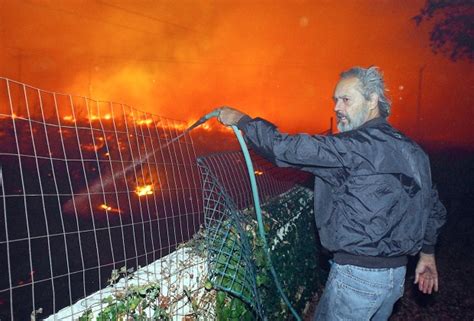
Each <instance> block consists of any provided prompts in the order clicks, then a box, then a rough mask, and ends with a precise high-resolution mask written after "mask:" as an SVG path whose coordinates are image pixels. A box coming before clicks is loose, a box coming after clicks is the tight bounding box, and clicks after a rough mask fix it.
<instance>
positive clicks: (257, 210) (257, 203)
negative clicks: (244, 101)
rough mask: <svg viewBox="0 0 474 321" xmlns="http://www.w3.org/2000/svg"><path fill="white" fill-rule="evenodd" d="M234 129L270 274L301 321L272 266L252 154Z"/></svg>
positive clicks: (283, 297) (282, 296) (287, 303)
mask: <svg viewBox="0 0 474 321" xmlns="http://www.w3.org/2000/svg"><path fill="white" fill-rule="evenodd" d="M232 129H233V130H234V133H235V136H237V140H238V141H239V144H240V148H241V149H242V152H243V154H244V158H245V163H246V165H247V170H248V174H249V178H250V185H251V187H252V196H253V201H254V205H255V213H256V215H257V222H258V231H259V233H260V238H261V240H262V242H263V249H264V252H265V254H266V256H267V260H268V263H269V267H270V272H271V274H272V277H273V281H274V282H275V286H276V287H277V289H278V292H279V293H280V296H281V298H282V299H283V301H284V302H285V303H286V305H287V306H288V308H289V309H290V311H291V313H292V314H293V316H294V317H295V319H296V320H298V321H301V318H300V316H299V315H298V313H297V312H296V311H295V309H294V308H293V306H292V305H291V303H290V301H289V300H288V298H287V296H286V295H285V293H284V292H283V288H282V287H281V284H280V279H279V278H278V276H277V274H276V271H275V268H274V267H273V264H272V259H271V256H270V249H269V248H268V244H267V238H266V235H265V230H264V225H263V218H262V210H261V208H260V198H259V196H258V188H257V181H256V179H255V172H254V169H253V165H252V160H251V159H250V154H249V150H248V148H247V144H246V143H245V140H244V138H243V136H242V134H241V132H240V130H239V129H238V128H237V127H236V126H232Z"/></svg>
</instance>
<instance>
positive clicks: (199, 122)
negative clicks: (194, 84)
mask: <svg viewBox="0 0 474 321" xmlns="http://www.w3.org/2000/svg"><path fill="white" fill-rule="evenodd" d="M219 113H220V111H219V109H215V110H213V111H211V112H210V113H208V114H206V115H204V116H202V117H201V118H199V119H198V120H197V121H196V122H195V123H194V124H192V125H191V126H190V127H189V128H188V129H187V131H190V130H192V129H194V128H196V127H198V126H200V125H202V124H204V123H205V122H207V121H208V120H209V119H211V118H213V117H219Z"/></svg>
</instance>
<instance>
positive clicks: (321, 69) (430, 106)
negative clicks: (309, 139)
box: [0, 0, 474, 146]
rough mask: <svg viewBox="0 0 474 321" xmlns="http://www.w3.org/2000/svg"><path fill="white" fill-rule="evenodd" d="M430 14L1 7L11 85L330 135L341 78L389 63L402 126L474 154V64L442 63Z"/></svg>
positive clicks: (234, 7)
mask: <svg viewBox="0 0 474 321" xmlns="http://www.w3.org/2000/svg"><path fill="white" fill-rule="evenodd" d="M423 4H424V0H403V1H400V0H338V1H336V0H334V1H333V0H314V1H303V0H300V1H296V0H295V1H224V0H222V1H197V0H178V1H131V0H129V1H116V0H97V1H91V0H90V1H84V0H83V1H79V0H74V1H73V0H65V1H59V0H56V1H53V0H25V1H16V0H0V36H1V38H0V76H2V77H8V78H11V79H15V80H19V81H22V82H26V83H28V84H31V85H34V86H37V87H40V88H42V89H47V90H52V91H60V92H67V93H73V94H78V95H86V96H91V97H93V98H96V99H101V100H114V101H120V102H124V103H127V104H129V105H132V106H134V107H136V108H138V109H141V110H144V111H149V112H153V113H155V114H160V115H162V116H167V117H171V118H175V119H183V120H188V119H190V118H197V117H199V116H200V115H201V114H203V113H205V112H207V111H209V110H211V109H212V108H213V107H215V106H219V105H224V104H225V105H230V106H234V107H236V108H239V109H241V110H243V111H246V112H248V113H250V114H251V115H252V116H257V115H258V116H262V117H265V118H268V119H269V120H271V121H272V122H274V123H276V124H278V125H279V127H280V128H281V129H283V130H286V131H291V132H295V131H304V132H310V133H317V132H320V131H323V130H325V129H327V128H328V126H329V119H330V117H331V116H332V114H333V111H332V110H333V105H332V100H331V97H332V91H333V89H334V86H335V83H336V81H337V79H338V74H339V73H340V72H341V71H342V70H344V69H347V68H348V67H351V66H353V65H361V66H369V65H378V66H380V67H381V68H382V70H383V71H384V73H385V77H386V82H387V85H388V88H389V89H390V96H391V98H392V100H393V115H392V117H391V118H390V121H391V122H392V123H393V124H394V125H396V126H398V127H399V128H401V129H402V130H404V131H405V132H407V133H408V134H409V135H411V136H414V137H418V138H421V139H422V140H424V141H444V142H446V143H449V144H462V145H464V146H467V145H470V146H474V138H473V136H474V135H472V134H473V130H472V127H473V117H474V112H473V109H474V108H473V106H472V92H474V90H473V89H474V88H473V87H474V77H473V72H472V64H469V63H467V62H462V61H459V62H456V63H454V62H452V61H450V60H449V59H447V58H446V57H444V56H441V55H434V54H433V53H432V52H431V50H430V48H429V25H422V26H421V27H416V25H415V23H414V22H413V20H411V18H412V17H413V16H414V15H416V14H417V13H418V11H419V9H420V8H421V7H422V6H423ZM422 68H423V69H422ZM421 69H422V71H421ZM420 75H422V82H421V91H419V90H418V88H419V85H420V81H419V80H420ZM420 93H421V96H419V94H420ZM418 99H419V100H420V104H419V106H420V120H419V121H417V105H418V104H417V102H418ZM417 124H421V126H420V127H417ZM420 136H421V137H420Z"/></svg>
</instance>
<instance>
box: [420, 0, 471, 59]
mask: <svg viewBox="0 0 474 321" xmlns="http://www.w3.org/2000/svg"><path fill="white" fill-rule="evenodd" d="M413 20H415V22H416V25H417V26H419V25H420V24H421V23H423V22H425V21H426V22H427V21H430V20H432V21H433V28H432V29H431V32H430V46H431V49H432V50H433V52H434V53H439V52H441V53H442V54H445V55H447V56H448V57H449V58H450V59H451V60H453V61H456V60H458V59H467V60H469V61H472V60H473V58H474V0H426V3H425V6H424V7H423V8H422V9H421V10H420V12H419V13H418V15H416V16H415V17H413Z"/></svg>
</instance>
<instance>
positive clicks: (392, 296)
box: [219, 67, 446, 321]
mask: <svg viewBox="0 0 474 321" xmlns="http://www.w3.org/2000/svg"><path fill="white" fill-rule="evenodd" d="M334 102H335V108H334V110H335V112H336V116H337V126H338V129H339V131H340V133H339V134H336V135H332V136H318V135H315V136H310V135H307V134H298V135H288V134H283V133H280V132H279V131H278V129H277V128H276V127H275V126H274V125H272V124H271V123H269V122H267V121H266V120H263V119H261V118H255V119H251V118H250V117H249V116H247V115H245V114H243V113H241V112H240V111H238V110H235V109H232V108H228V107H224V108H221V109H220V115H219V120H220V121H221V122H222V123H223V124H224V125H237V126H238V128H239V129H240V130H241V131H242V132H243V133H244V134H245V137H246V140H247V142H248V143H249V144H250V145H251V146H252V147H253V148H254V149H255V150H256V151H257V152H258V153H260V154H261V155H263V156H264V157H266V158H267V159H269V160H270V161H272V162H273V163H275V164H277V165H278V166H291V167H296V168H300V169H302V170H305V171H308V172H310V173H312V174H314V176H315V188H314V209H315V211H314V213H315V218H316V225H317V228H318V232H319V235H320V239H321V243H322V245H323V246H324V247H325V248H327V249H328V250H329V251H331V252H332V253H333V255H334V257H333V264H332V266H331V272H330V274H329V277H328V280H327V283H326V288H325V290H324V293H323V295H322V297H321V299H320V302H319V304H318V308H317V311H316V313H315V316H314V319H315V320H357V321H360V320H387V319H388V318H389V316H390V314H391V313H392V309H393V305H394V304H395V302H396V301H397V300H398V299H399V298H400V297H401V296H402V295H403V288H404V279H405V272H406V264H407V256H409V255H416V254H418V253H419V260H418V265H417V267H416V271H415V283H417V284H418V287H419V289H420V291H422V292H423V293H427V294H431V293H432V291H438V274H437V270H436V263H435V256H434V246H435V243H436V239H437V236H438V233H439V230H440V228H441V226H442V225H443V224H444V221H445V217H446V210H445V208H444V206H443V205H442V204H441V202H440V201H439V199H438V194H437V192H436V189H435V188H434V187H433V186H432V182H431V174H430V164H429V160H428V157H427V156H426V154H425V153H424V152H423V151H422V149H421V148H420V147H419V146H418V145H417V144H416V143H414V142H413V141H412V140H410V139H409V138H407V137H406V136H405V135H403V134H402V133H401V132H399V131H398V130H396V129H394V128H393V127H392V126H391V125H390V124H389V123H388V122H387V121H386V118H387V117H388V116H389V115H390V108H391V105H390V102H389V100H388V99H387V97H386V96H385V85H384V81H383V78H382V75H381V74H380V72H379V71H378V69H377V67H370V68H367V69H366V68H360V67H354V68H351V69H349V70H347V71H345V72H343V73H342V74H341V79H340V81H339V83H338V84H337V86H336V89H335V91H334Z"/></svg>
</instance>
